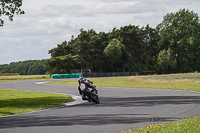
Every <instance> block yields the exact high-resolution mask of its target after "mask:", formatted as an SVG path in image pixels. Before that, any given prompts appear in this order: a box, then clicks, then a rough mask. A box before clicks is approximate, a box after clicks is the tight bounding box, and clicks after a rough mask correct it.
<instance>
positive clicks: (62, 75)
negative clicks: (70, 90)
mask: <svg viewBox="0 0 200 133" xmlns="http://www.w3.org/2000/svg"><path fill="white" fill-rule="evenodd" d="M60 76H61V78H69V74H60Z"/></svg>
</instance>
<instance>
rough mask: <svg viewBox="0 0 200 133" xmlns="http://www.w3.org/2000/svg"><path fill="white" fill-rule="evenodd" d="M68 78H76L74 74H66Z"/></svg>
mask: <svg viewBox="0 0 200 133" xmlns="http://www.w3.org/2000/svg"><path fill="white" fill-rule="evenodd" d="M68 75H69V78H76V74H68Z"/></svg>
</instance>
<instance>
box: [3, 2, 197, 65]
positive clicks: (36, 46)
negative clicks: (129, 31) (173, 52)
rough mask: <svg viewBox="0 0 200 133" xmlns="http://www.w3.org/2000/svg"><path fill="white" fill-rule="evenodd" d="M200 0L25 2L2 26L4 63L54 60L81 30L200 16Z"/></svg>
mask: <svg viewBox="0 0 200 133" xmlns="http://www.w3.org/2000/svg"><path fill="white" fill-rule="evenodd" d="M199 5H200V0H167V1H166V0H56V1H55V0H23V6H22V7H21V9H23V10H24V11H25V14H24V15H19V16H17V15H15V16H14V21H13V22H10V21H8V18H7V17H2V18H3V19H4V21H5V24H4V26H3V27H0V64H9V63H11V62H18V61H24V60H41V59H47V58H50V55H49V54H48V50H50V49H52V48H54V47H57V44H61V43H62V42H63V41H69V40H70V39H71V36H72V35H74V36H75V37H76V36H77V35H78V34H79V33H80V32H79V29H81V28H83V29H84V30H88V29H94V30H95V31H96V32H97V33H98V32H100V31H104V32H106V33H107V32H109V31H110V30H112V29H113V28H114V27H117V28H120V27H121V26H125V25H129V24H131V25H139V26H140V27H142V26H146V25H147V24H149V25H150V26H151V27H153V28H155V27H156V25H158V24H159V23H161V22H162V20H163V16H164V15H166V14H167V13H170V12H177V11H179V10H180V9H183V8H185V9H189V10H190V11H192V10H193V11H194V12H195V13H198V14H199V13H200V8H199ZM199 16H200V15H199Z"/></svg>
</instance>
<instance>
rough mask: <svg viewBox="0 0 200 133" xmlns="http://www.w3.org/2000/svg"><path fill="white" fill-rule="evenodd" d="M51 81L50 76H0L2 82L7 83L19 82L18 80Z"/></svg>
mask: <svg viewBox="0 0 200 133" xmlns="http://www.w3.org/2000/svg"><path fill="white" fill-rule="evenodd" d="M39 79H50V76H49V75H12V76H0V82H5V81H18V80H39Z"/></svg>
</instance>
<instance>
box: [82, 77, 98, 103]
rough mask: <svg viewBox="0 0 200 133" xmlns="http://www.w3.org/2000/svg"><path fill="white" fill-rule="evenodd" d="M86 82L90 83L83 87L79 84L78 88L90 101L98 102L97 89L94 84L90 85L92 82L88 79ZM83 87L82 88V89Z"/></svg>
mask: <svg viewBox="0 0 200 133" xmlns="http://www.w3.org/2000/svg"><path fill="white" fill-rule="evenodd" d="M88 82H89V83H90V87H91V88H90V87H87V88H86V87H85V85H84V86H82V85H81V86H80V89H81V92H83V93H84V95H85V96H87V97H88V98H89V99H90V100H91V101H92V102H94V103H96V104H99V103H100V101H99V97H98V91H97V89H96V86H94V85H92V84H93V82H92V81H89V80H88ZM83 88H84V89H83Z"/></svg>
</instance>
